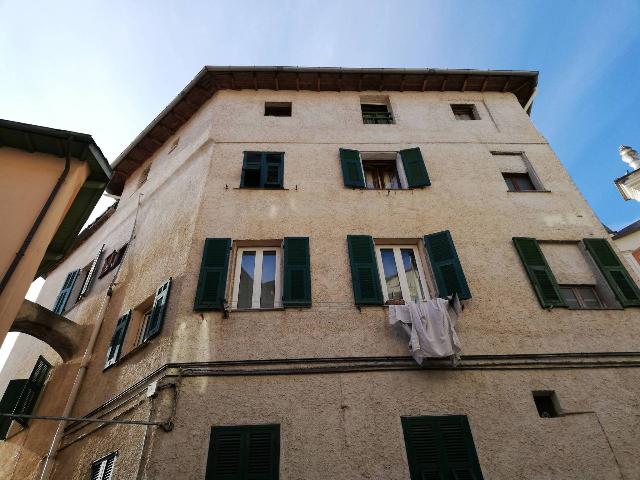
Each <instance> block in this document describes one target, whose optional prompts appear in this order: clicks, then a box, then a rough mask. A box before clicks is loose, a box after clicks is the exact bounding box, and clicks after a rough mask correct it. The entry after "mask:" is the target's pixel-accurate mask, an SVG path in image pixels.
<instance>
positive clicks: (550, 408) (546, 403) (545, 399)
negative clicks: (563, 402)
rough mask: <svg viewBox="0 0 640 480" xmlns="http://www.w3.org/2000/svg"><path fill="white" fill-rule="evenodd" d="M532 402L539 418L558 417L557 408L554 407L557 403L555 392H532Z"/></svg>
mask: <svg viewBox="0 0 640 480" xmlns="http://www.w3.org/2000/svg"><path fill="white" fill-rule="evenodd" d="M533 401H534V402H535V404H536V409H537V410H538V415H540V417H542V418H555V417H557V416H558V408H557V406H556V405H557V403H558V401H557V398H556V394H555V392H553V391H546V392H533Z"/></svg>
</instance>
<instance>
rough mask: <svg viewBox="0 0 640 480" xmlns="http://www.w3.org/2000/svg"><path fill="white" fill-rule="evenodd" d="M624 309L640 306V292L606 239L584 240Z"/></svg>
mask: <svg viewBox="0 0 640 480" xmlns="http://www.w3.org/2000/svg"><path fill="white" fill-rule="evenodd" d="M582 241H583V242H584V244H585V246H586V247H587V250H588V251H589V253H590V254H591V256H592V257H593V260H594V261H595V262H596V265H598V268H599V269H600V271H601V272H602V275H604V278H605V279H606V280H607V283H609V286H610V287H611V290H613V293H614V294H615V295H616V298H617V299H618V301H619V302H620V304H621V305H622V306H623V307H637V306H640V290H638V286H637V285H636V284H635V282H634V281H633V279H632V278H631V276H630V275H629V272H627V269H626V268H624V265H623V264H622V262H621V261H620V259H619V258H618V256H617V255H616V253H615V252H614V250H613V248H611V245H610V244H609V242H608V241H607V240H605V239H604V238H585V239H584V240H582Z"/></svg>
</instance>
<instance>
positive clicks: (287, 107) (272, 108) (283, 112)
mask: <svg viewBox="0 0 640 480" xmlns="http://www.w3.org/2000/svg"><path fill="white" fill-rule="evenodd" d="M264 116H265V117H290V116H291V102H264Z"/></svg>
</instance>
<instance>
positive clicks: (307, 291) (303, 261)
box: [282, 237, 311, 307]
mask: <svg viewBox="0 0 640 480" xmlns="http://www.w3.org/2000/svg"><path fill="white" fill-rule="evenodd" d="M283 249H284V282H283V283H284V289H283V290H284V292H283V295H282V303H283V305H284V306H285V307H309V306H311V265H310V259H309V239H308V238H307V237H286V238H285V239H284V244H283Z"/></svg>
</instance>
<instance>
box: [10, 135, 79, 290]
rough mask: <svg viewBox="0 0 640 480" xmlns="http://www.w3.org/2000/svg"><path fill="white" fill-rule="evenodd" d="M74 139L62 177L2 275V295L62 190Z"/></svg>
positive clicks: (69, 147)
mask: <svg viewBox="0 0 640 480" xmlns="http://www.w3.org/2000/svg"><path fill="white" fill-rule="evenodd" d="M72 141H73V136H72V135H71V136H69V137H68V138H67V151H66V152H65V159H64V170H62V173H61V174H60V177H58V181H57V182H56V184H55V185H54V186H53V189H52V190H51V193H50V194H49V198H47V201H46V202H44V205H43V206H42V208H41V209H40V213H39V214H38V216H37V217H36V219H35V221H34V222H33V225H31V229H30V230H29V233H27V236H26V238H25V239H24V242H22V245H21V246H20V249H19V250H18V253H16V256H15V257H14V258H13V261H12V262H11V265H9V268H8V269H7V271H6V272H5V274H4V275H3V276H2V280H0V295H2V292H3V291H4V289H5V287H6V286H7V284H8V283H9V280H11V277H12V275H13V272H15V270H16V268H18V264H19V263H20V260H21V259H22V257H24V254H25V252H26V251H27V249H28V248H29V245H30V244H31V241H32V240H33V237H35V235H36V232H37V231H38V228H39V227H40V224H41V223H42V220H43V219H44V217H45V215H46V214H47V212H48V211H49V207H50V206H51V204H52V203H53V201H54V200H55V198H56V195H57V194H58V191H59V190H60V187H62V184H63V183H64V181H65V180H66V178H67V174H68V173H69V168H70V166H71V142H72Z"/></svg>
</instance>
